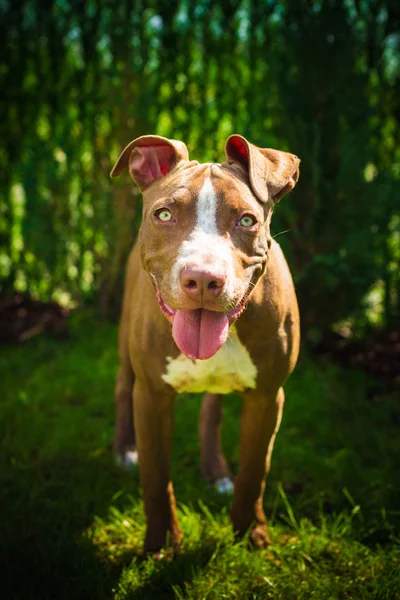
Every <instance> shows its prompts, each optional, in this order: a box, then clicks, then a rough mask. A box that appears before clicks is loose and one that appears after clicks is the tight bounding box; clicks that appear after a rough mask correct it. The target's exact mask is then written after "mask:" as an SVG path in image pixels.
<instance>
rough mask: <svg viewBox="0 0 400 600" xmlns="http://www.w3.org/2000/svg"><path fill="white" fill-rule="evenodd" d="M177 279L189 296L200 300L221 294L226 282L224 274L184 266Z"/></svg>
mask: <svg viewBox="0 0 400 600" xmlns="http://www.w3.org/2000/svg"><path fill="white" fill-rule="evenodd" d="M179 281H180V284H181V288H182V289H183V291H184V292H185V294H186V295H187V296H189V298H191V299H192V300H197V301H198V302H201V301H205V300H207V299H210V300H211V299H214V298H216V297H217V296H219V295H220V294H221V292H222V290H223V289H224V285H225V283H226V275H225V274H224V273H213V272H212V271H208V270H204V269H199V268H195V267H190V268H187V267H186V268H185V267H184V268H183V269H182V270H181V272H180V276H179Z"/></svg>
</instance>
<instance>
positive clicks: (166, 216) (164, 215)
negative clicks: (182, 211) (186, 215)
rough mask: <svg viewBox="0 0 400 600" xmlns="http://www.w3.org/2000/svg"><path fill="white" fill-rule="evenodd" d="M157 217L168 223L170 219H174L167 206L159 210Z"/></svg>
mask: <svg viewBox="0 0 400 600" xmlns="http://www.w3.org/2000/svg"><path fill="white" fill-rule="evenodd" d="M156 217H157V219H158V220H159V221H162V222H163V223H168V222H169V221H172V214H171V211H169V210H168V209H167V208H162V209H161V210H159V211H157V212H156Z"/></svg>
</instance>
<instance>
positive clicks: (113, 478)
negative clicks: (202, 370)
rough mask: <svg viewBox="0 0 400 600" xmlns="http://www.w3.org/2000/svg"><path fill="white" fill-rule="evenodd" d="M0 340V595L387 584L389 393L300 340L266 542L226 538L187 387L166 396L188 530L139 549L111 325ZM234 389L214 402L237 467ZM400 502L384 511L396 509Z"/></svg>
mask: <svg viewBox="0 0 400 600" xmlns="http://www.w3.org/2000/svg"><path fill="white" fill-rule="evenodd" d="M71 329H72V335H71V337H70V339H69V340H67V341H63V342H57V341H54V340H49V339H46V338H45V337H40V338H38V339H35V340H32V341H31V342H29V343H27V344H25V345H23V346H20V347H3V348H1V349H0V386H1V395H0V398H1V414H0V433H1V440H2V442H1V448H2V450H1V462H0V496H1V506H0V519H1V535H0V552H1V563H2V564H1V582H0V589H1V595H2V597H4V598H7V599H13V598H17V599H21V600H22V599H24V600H30V599H38V600H46V599H51V600H56V599H63V600H64V599H65V600H67V599H68V600H75V599H80V598H82V599H83V598H85V599H89V600H92V599H98V598H99V599H108V598H110V599H111V598H115V599H118V600H120V599H121V600H122V599H134V598H137V599H140V600H142V599H147V598H154V599H157V600H158V599H161V598H177V599H183V598H193V599H195V598H196V599H202V598H207V599H209V600H212V599H214V598H216V599H222V598H237V599H240V600H242V599H247V598H249V599H250V598H260V599H263V598H283V599H303V598H315V599H317V600H323V599H336V598H337V599H339V598H340V599H342V598H357V599H364V598H379V599H387V600H393V599H396V598H400V593H399V591H398V590H400V552H399V545H398V542H399V537H398V529H397V530H396V526H397V524H398V520H399V519H398V516H399V497H400V490H399V476H398V465H399V448H400V441H399V435H398V426H399V423H400V405H399V398H398V397H395V396H391V397H389V396H388V397H383V398H382V400H381V402H379V403H373V404H372V403H370V402H368V400H367V393H368V389H369V386H370V385H371V382H370V381H369V380H368V379H367V378H366V377H365V376H364V375H363V374H362V373H357V372H351V371H345V370H343V369H339V368H336V367H333V366H332V365H327V364H324V363H320V362H317V361H315V360H314V359H311V358H310V357H308V356H307V355H303V356H302V358H301V361H300V363H299V366H298V368H297V369H296V372H295V374H294V375H293V376H292V377H291V378H290V380H289V381H288V383H287V385H286V398H287V401H286V407H285V412H284V419H283V423H282V427H281V431H280V433H279V435H278V439H277V442H276V446H275V451H274V456H273V461H272V471H271V476H270V479H269V481H268V485H267V493H266V498H265V504H266V511H267V515H268V516H269V522H270V529H271V538H272V544H271V546H270V547H269V548H268V549H267V550H264V551H252V550H249V549H248V546H247V545H246V540H244V541H243V542H241V543H239V544H237V543H236V544H235V543H234V540H233V535H232V530H231V527H230V525H229V519H228V510H229V504H230V499H229V498H225V497H220V496H218V495H217V494H216V493H215V492H214V491H213V490H210V489H209V488H208V487H207V485H206V484H205V483H203V481H202V480H201V478H200V476H199V449H198V440H197V419H198V412H199V406H200V396H193V397H189V396H187V397H180V398H179V399H178V400H177V403H176V411H175V412H176V422H175V436H174V459H173V479H174V485H175V491H176V496H177V501H178V505H179V513H180V520H181V524H182V528H183V530H184V534H185V541H184V545H183V546H182V549H181V551H180V554H179V555H178V556H176V557H175V558H174V560H172V561H171V560H169V559H168V558H165V559H164V560H158V561H155V560H153V559H151V558H150V559H147V560H143V559H142V557H141V554H140V552H141V548H142V543H143V538H144V530H145V525H144V517H143V507H142V503H141V498H140V489H139V484H138V473H137V472H136V473H127V472H122V471H120V470H119V469H118V468H117V467H116V466H114V464H113V459H112V455H111V440H112V435H113V415H114V406H113V387H114V375H115V371H116V365H117V352H116V327H115V326H113V325H110V324H107V323H104V322H101V321H100V320H97V319H96V318H95V317H94V316H93V315H88V314H85V313H81V314H76V315H75V316H74V317H73V319H72V320H71ZM239 414H240V399H239V398H238V397H236V396H229V397H227V398H226V400H225V403H224V428H223V443H224V448H225V451H226V455H227V458H228V460H229V462H230V464H231V466H232V469H233V471H234V472H235V470H236V467H237V459H238V431H239ZM396 510H397V512H396Z"/></svg>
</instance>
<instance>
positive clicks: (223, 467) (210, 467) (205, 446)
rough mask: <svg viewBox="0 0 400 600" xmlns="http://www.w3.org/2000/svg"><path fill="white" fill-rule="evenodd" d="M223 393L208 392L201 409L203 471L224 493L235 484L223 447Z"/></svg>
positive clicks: (200, 430) (208, 479) (206, 477)
mask: <svg viewBox="0 0 400 600" xmlns="http://www.w3.org/2000/svg"><path fill="white" fill-rule="evenodd" d="M221 405H222V395H221V394H210V393H206V394H205V395H204V397H203V402H202V406H201V411H200V427H199V434H200V452H201V472H202V474H203V477H204V478H205V479H206V480H207V481H211V482H212V483H213V484H214V485H215V489H216V490H217V491H218V492H220V493H222V494H226V493H231V492H232V491H233V484H232V480H231V476H230V472H229V467H228V463H227V462H226V459H225V457H224V455H223V453H222V449H221V420H222V406H221Z"/></svg>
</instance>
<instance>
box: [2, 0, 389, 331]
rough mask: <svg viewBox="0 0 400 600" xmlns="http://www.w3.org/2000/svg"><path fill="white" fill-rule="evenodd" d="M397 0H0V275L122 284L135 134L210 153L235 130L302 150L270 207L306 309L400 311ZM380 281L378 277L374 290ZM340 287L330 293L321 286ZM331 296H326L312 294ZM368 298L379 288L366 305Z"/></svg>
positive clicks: (48, 287)
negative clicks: (126, 167)
mask: <svg viewBox="0 0 400 600" xmlns="http://www.w3.org/2000/svg"><path fill="white" fill-rule="evenodd" d="M397 4H398V3H397V2H394V0H385V1H382V0H366V1H365V2H364V1H363V2H358V1H355V0H346V1H345V0H339V1H337V0H335V1H333V0H323V1H321V2H319V1H318V2H317V1H314V0H313V1H311V0H310V1H308V2H305V1H302V2H299V1H298V0H281V1H280V2H270V1H265V2H256V1H255V0H234V1H233V0H232V1H229V2H223V3H220V2H215V1H213V0H201V1H197V2H194V0H180V1H177V0H176V1H173V2H165V1H164V0H152V1H151V2H147V3H145V2H143V1H138V2H134V3H133V2H129V1H128V0H121V1H120V2H118V3H115V2H111V0H99V1H97V2H93V1H92V0H82V1H79V2H78V1H72V0H71V1H68V0H49V2H46V3H42V2H37V1H36V0H21V1H20V2H3V3H1V4H0V11H1V15H2V17H1V21H0V33H1V38H2V40H3V43H2V47H1V50H0V52H1V54H0V78H1V88H2V91H3V94H2V99H1V101H0V102H1V110H2V118H1V120H0V130H1V137H2V139H3V140H4V142H5V144H4V147H3V149H2V150H1V152H0V174H1V181H0V192H1V196H0V280H1V282H2V288H3V291H4V292H7V293H9V292H10V291H12V290H14V289H20V290H24V289H28V290H30V291H31V292H32V293H34V294H35V295H38V296H41V297H48V296H51V295H53V296H54V295H55V296H56V297H58V298H62V299H67V298H68V297H70V298H72V300H74V301H78V302H79V301H80V300H82V299H85V298H90V297H91V296H93V294H95V293H97V291H98V290H99V289H100V288H101V291H102V297H103V301H104V303H105V305H106V308H107V306H108V304H109V301H110V298H111V299H112V297H113V296H115V295H117V296H118V294H119V289H120V287H119V283H118V282H119V281H120V278H121V277H120V276H121V273H122V270H123V264H124V260H125V257H126V254H127V252H128V249H129V246H130V245H131V243H132V240H133V239H134V236H135V232H136V231H137V227H138V223H139V215H140V204H139V201H138V198H137V196H136V197H135V198H132V186H131V184H129V183H128V182H127V177H125V179H124V180H123V181H122V182H117V183H113V185H112V186H111V185H110V182H109V179H108V173H109V171H110V168H111V166H112V163H113V161H114V160H115V159H116V157H117V156H118V153H119V151H120V150H121V148H122V147H123V146H124V145H125V144H126V143H127V142H128V141H130V140H131V139H133V138H134V137H137V136H139V135H142V134H144V133H150V132H151V133H158V134H161V135H165V136H170V137H174V138H178V139H179V138H180V139H183V140H184V141H185V142H186V143H187V144H188V146H189V149H190V150H191V152H192V155H193V156H195V157H196V158H198V159H200V160H204V159H205V160H221V158H222V156H223V144H224V141H225V139H226V137H227V136H228V135H229V134H231V133H232V132H234V131H236V132H238V133H241V134H243V135H245V136H247V137H248V138H249V139H250V140H251V141H253V142H254V143H256V144H258V145H261V146H271V147H278V148H282V149H288V150H289V149H290V150H291V151H292V152H295V153H296V154H298V155H299V156H300V157H301V159H302V175H301V179H300V183H299V186H298V188H297V190H296V192H295V193H294V194H293V195H292V196H289V198H285V200H284V201H283V202H282V204H281V205H280V206H278V207H277V209H276V214H275V216H274V221H273V227H274V231H275V232H276V233H279V232H280V231H282V230H289V231H288V233H287V234H286V235H285V236H282V237H281V238H280V239H279V241H281V242H282V245H283V246H284V249H285V251H286V253H287V255H288V257H289V259H290V263H291V267H292V269H293V272H294V275H295V279H296V282H297V286H298V292H299V297H300V302H301V308H302V315H303V323H304V325H305V327H306V329H308V328H309V327H311V326H317V327H318V328H321V327H322V328H323V327H327V326H330V325H332V324H333V323H335V322H337V321H338V320H341V319H349V318H351V319H352V320H353V322H355V323H357V324H358V327H359V328H362V327H364V326H365V325H366V324H367V321H368V320H370V318H371V310H370V308H371V307H370V306H369V305H370V303H371V298H375V306H374V307H373V309H372V312H373V313H374V315H375V318H374V320H375V321H376V323H377V324H380V325H392V324H393V323H394V321H395V320H397V319H398V318H399V314H400V310H399V306H400V295H399V291H398V290H399V288H400V281H399V272H400V268H399V266H400V265H399V261H400V258H399V255H400V240H399V219H400V215H399V202H398V192H397V190H398V185H399V178H400V167H399V165H400V154H399V153H400V150H399V148H400V144H399V131H400V127H399V123H400V119H399V115H400V77H399V73H400V70H399V68H398V67H399V44H400V42H399V40H400V15H399V10H398V6H397ZM377 291H379V293H377ZM331 299H334V302H331V301H330V300H331ZM327 302H329V306H330V310H329V311H326V310H323V308H324V307H325V306H326V304H327ZM377 304H378V305H377Z"/></svg>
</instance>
